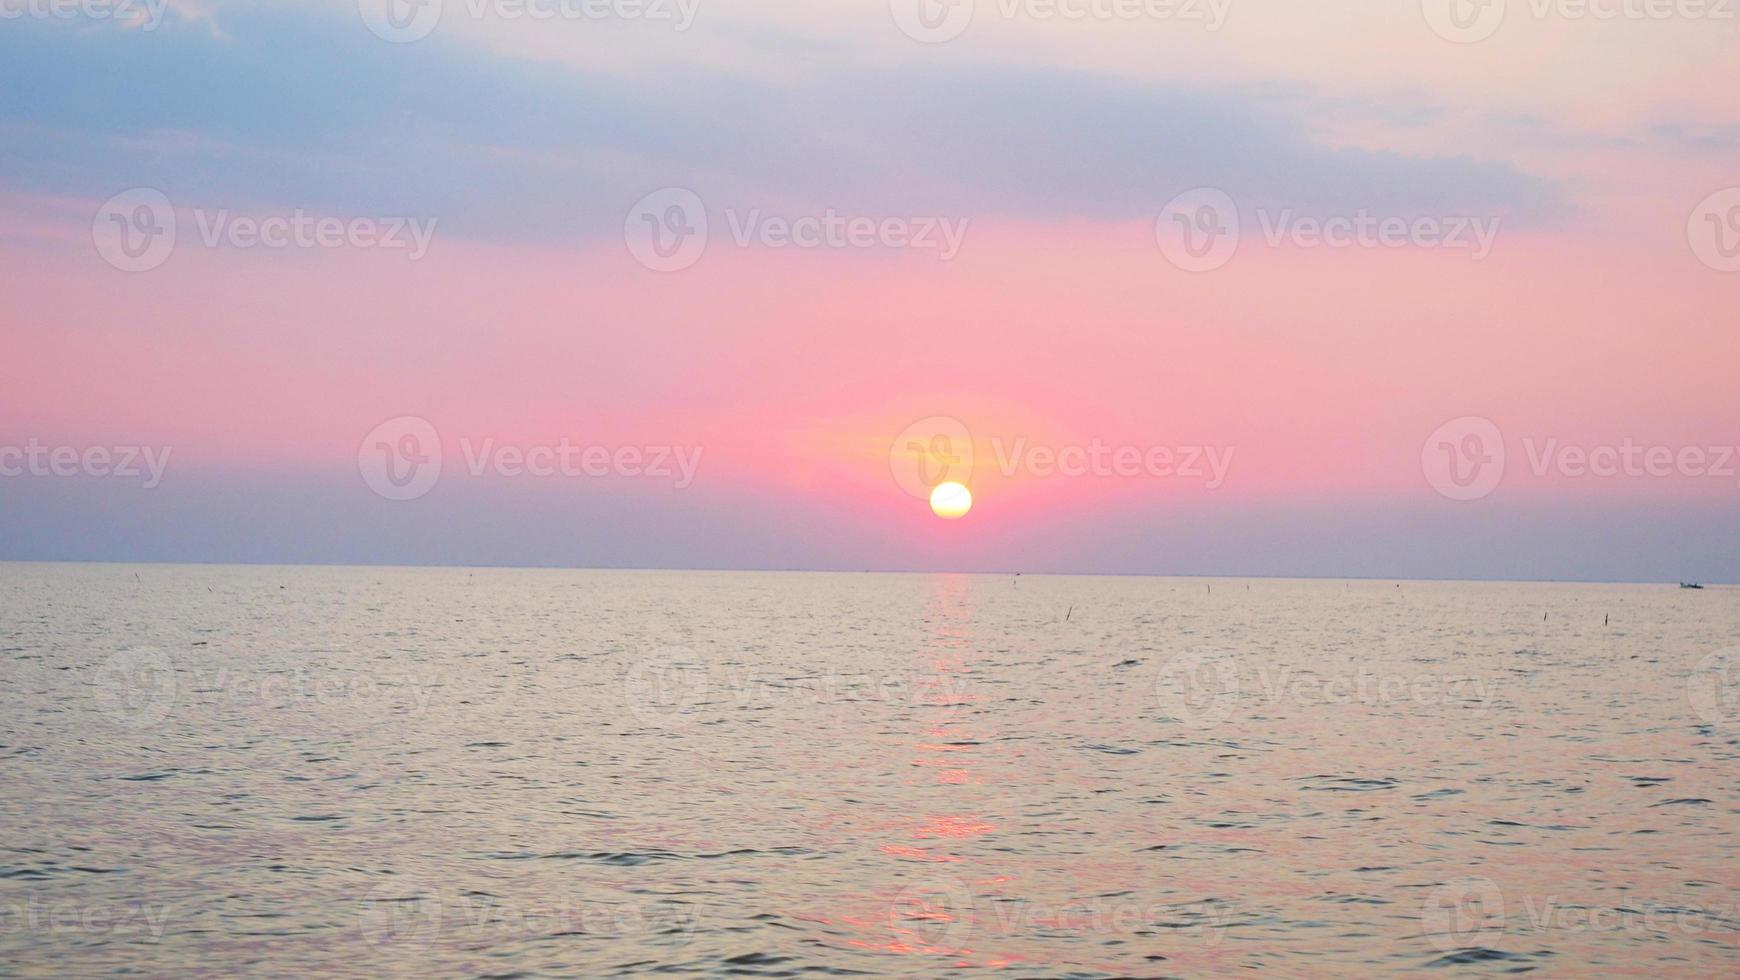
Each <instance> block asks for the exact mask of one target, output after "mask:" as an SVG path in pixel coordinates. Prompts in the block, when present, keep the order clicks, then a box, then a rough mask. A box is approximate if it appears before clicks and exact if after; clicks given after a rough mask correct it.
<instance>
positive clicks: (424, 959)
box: [0, 564, 1740, 978]
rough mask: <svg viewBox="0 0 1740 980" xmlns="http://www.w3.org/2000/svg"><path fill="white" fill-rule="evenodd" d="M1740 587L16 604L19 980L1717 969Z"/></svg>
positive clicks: (896, 588)
mask: <svg viewBox="0 0 1740 980" xmlns="http://www.w3.org/2000/svg"><path fill="white" fill-rule="evenodd" d="M1737 756H1740V591H1737V590H1734V589H1725V588H1718V587H1711V588H1706V589H1700V590H1692V589H1681V588H1678V587H1677V586H1676V585H1675V584H1672V583H1670V584H1666V585H1593V584H1524V583H1468V582H1412V581H1410V582H1396V581H1323V580H1255V579H1252V580H1235V579H1200V578H1138V577H1096V576H1041V575H1013V574H1010V575H946V574H869V573H865V574H844V573H842V574H831V573H830V574H822V573H799V572H790V573H787V572H663V571H569V570H518V569H464V568H373V567H370V568H336V567H267V566H245V567H238V566H171V565H55V564H4V565H0V975H6V976H38V975H55V976H81V977H83V976H98V975H109V974H130V975H135V976H151V977H158V976H161V977H206V976H210V977H218V976H238V975H248V976H285V977H288V976H326V975H329V976H371V977H372V976H459V977H535V976H586V977H593V976H619V975H637V974H648V973H652V974H667V975H706V976H759V977H799V976H914V977H950V976H960V977H977V976H1003V977H1081V978H1090V977H1169V976H1218V975H1227V974H1232V973H1244V972H1247V971H1251V970H1264V971H1268V972H1269V973H1271V974H1272V975H1276V976H1287V977H1291V976H1300V977H1304V976H1348V975H1379V974H1391V973H1401V972H1423V973H1433V972H1437V973H1441V974H1457V975H1460V974H1470V973H1517V972H1531V971H1532V972H1536V973H1539V974H1542V975H1548V976H1589V975H1600V976H1651V977H1660V976H1669V975H1673V976H1700V977H1702V976H1719V975H1728V976H1734V975H1740V792H1737V778H1740V758H1737Z"/></svg>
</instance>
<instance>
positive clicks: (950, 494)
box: [930, 480, 973, 521]
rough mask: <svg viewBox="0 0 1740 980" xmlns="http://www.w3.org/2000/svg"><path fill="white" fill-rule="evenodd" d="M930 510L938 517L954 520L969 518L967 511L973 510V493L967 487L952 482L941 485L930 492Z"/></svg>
mask: <svg viewBox="0 0 1740 980" xmlns="http://www.w3.org/2000/svg"><path fill="white" fill-rule="evenodd" d="M930 509H931V512H932V513H934V514H936V516H938V517H942V518H946V519H948V520H951V521H952V520H954V519H956V518H959V517H965V516H967V511H969V510H972V509H973V492H972V491H971V490H968V489H967V488H966V487H965V486H963V485H962V484H959V483H955V482H953V481H952V480H951V481H950V482H948V483H939V484H937V485H936V489H935V490H932V491H931V492H930Z"/></svg>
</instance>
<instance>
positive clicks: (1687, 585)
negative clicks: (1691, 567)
mask: <svg viewBox="0 0 1740 980" xmlns="http://www.w3.org/2000/svg"><path fill="white" fill-rule="evenodd" d="M1680 588H1682V589H1701V588H1703V586H1701V585H1699V584H1698V583H1696V582H1681V583H1680Z"/></svg>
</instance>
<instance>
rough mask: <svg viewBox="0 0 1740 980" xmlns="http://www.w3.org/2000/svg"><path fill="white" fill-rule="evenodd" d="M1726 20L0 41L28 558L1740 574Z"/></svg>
mask: <svg viewBox="0 0 1740 980" xmlns="http://www.w3.org/2000/svg"><path fill="white" fill-rule="evenodd" d="M1737 8H1740V5H1737V4H1731V3H1727V2H1718V0H1711V2H1699V0H1592V2H1591V3H1581V2H1573V0H1486V2H1477V0H1360V2H1324V3H1313V4H1299V3H1296V2H1283V0H834V2H816V0H810V2H803V3H799V2H780V0H759V2H750V0H348V2H346V0H295V2H289V0H283V2H281V0H247V2H229V0H0V147H3V152H0V262H3V263H4V267H5V270H6V274H5V275H4V276H3V277H0V337H3V338H4V347H3V350H4V352H5V356H4V357H0V560H96V561H208V562H320V563H378V564H462V565H467V564H479V565H556V566H576V567H672V568H795V569H847V570H857V569H873V570H908V569H911V570H963V571H973V570H985V571H991V570H996V571H1004V570H1022V571H1029V572H1046V571H1050V572H1091V573H1142V574H1203V575H1274V576H1291V575H1300V576H1333V577H1375V578H1389V577H1395V578H1497V579H1567V580H1611V581H1675V580H1679V579H1698V580H1705V581H1712V582H1740V547H1737V546H1736V545H1737V544H1740V427H1737V426H1736V424H1735V423H1736V421H1737V420H1740V384H1737V383H1736V382H1737V380H1740V378H1737V376H1736V367H1735V366H1736V365H1737V364H1740V308H1737V307H1740V304H1737V302H1736V301H1737V300H1740V9H1737ZM943 480H955V481H958V482H961V483H963V484H965V485H967V486H968V487H969V488H970V489H971V492H972V495H973V500H974V506H973V509H972V511H971V512H970V513H969V514H968V515H967V516H965V517H964V518H961V519H958V520H944V519H941V518H939V517H937V516H935V515H933V514H932V512H931V509H930V507H929V504H928V495H929V491H930V489H931V488H932V487H933V486H934V485H935V484H937V483H938V482H941V481H943Z"/></svg>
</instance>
